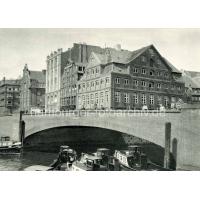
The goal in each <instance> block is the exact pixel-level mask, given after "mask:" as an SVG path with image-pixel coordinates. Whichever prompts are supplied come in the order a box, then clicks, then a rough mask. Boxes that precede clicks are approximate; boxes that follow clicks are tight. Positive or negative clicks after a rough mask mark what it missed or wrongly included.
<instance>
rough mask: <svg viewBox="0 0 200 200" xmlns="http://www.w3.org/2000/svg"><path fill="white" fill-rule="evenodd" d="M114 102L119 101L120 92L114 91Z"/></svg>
mask: <svg viewBox="0 0 200 200" xmlns="http://www.w3.org/2000/svg"><path fill="white" fill-rule="evenodd" d="M115 102H120V92H115Z"/></svg>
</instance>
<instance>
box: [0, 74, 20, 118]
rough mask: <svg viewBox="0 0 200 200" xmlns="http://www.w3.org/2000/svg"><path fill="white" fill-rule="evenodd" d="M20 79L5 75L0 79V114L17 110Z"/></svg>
mask: <svg viewBox="0 0 200 200" xmlns="http://www.w3.org/2000/svg"><path fill="white" fill-rule="evenodd" d="M20 81H21V80H20V79H16V80H14V79H8V80H7V79H6V78H5V77H4V78H3V80H2V81H0V114H11V113H14V112H19V107H20Z"/></svg>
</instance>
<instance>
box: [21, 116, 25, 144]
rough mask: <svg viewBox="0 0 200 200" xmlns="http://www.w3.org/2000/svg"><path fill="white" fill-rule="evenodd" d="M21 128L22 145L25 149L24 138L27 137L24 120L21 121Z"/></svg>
mask: <svg viewBox="0 0 200 200" xmlns="http://www.w3.org/2000/svg"><path fill="white" fill-rule="evenodd" d="M21 127H22V131H21V143H22V147H23V145H24V137H25V122H24V120H22V121H21Z"/></svg>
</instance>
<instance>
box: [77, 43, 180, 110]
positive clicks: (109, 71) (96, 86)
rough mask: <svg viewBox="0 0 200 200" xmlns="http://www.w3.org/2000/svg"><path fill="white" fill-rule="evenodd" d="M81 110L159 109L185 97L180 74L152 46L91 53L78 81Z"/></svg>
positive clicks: (78, 106) (78, 105)
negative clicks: (144, 106)
mask: <svg viewBox="0 0 200 200" xmlns="http://www.w3.org/2000/svg"><path fill="white" fill-rule="evenodd" d="M77 87H78V101H77V108H79V109H82V108H84V109H141V108H142V107H143V105H146V106H147V107H148V109H157V108H159V107H160V106H161V104H162V105H163V106H165V107H170V106H171V103H175V102H177V101H179V99H180V98H181V99H182V98H183V94H184V82H183V80H182V77H181V72H180V71H179V70H177V69H176V68H175V67H174V66H173V65H172V64H171V63H169V62H168V61H167V60H166V59H165V58H163V57H162V56H161V55H160V53H159V52H158V51H157V50H156V48H155V47H154V46H153V45H150V46H147V47H144V48H141V49H139V50H136V51H127V50H123V49H121V47H120V45H118V47H117V49H112V48H106V49H105V50H104V52H103V53H94V52H93V53H91V56H90V59H89V63H88V65H87V66H86V69H85V73H84V75H83V76H82V78H81V79H80V81H78V86H77Z"/></svg>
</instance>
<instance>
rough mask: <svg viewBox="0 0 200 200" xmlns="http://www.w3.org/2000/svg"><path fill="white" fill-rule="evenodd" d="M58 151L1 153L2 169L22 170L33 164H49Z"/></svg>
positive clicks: (0, 166)
mask: <svg viewBox="0 0 200 200" xmlns="http://www.w3.org/2000/svg"><path fill="white" fill-rule="evenodd" d="M56 157H57V153H47V152H37V151H29V152H24V153H23V154H22V155H20V156H19V155H0V171H21V170H24V168H26V167H29V166H31V165H45V166H48V165H50V164H51V163H52V161H53V160H54V159H56Z"/></svg>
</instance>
